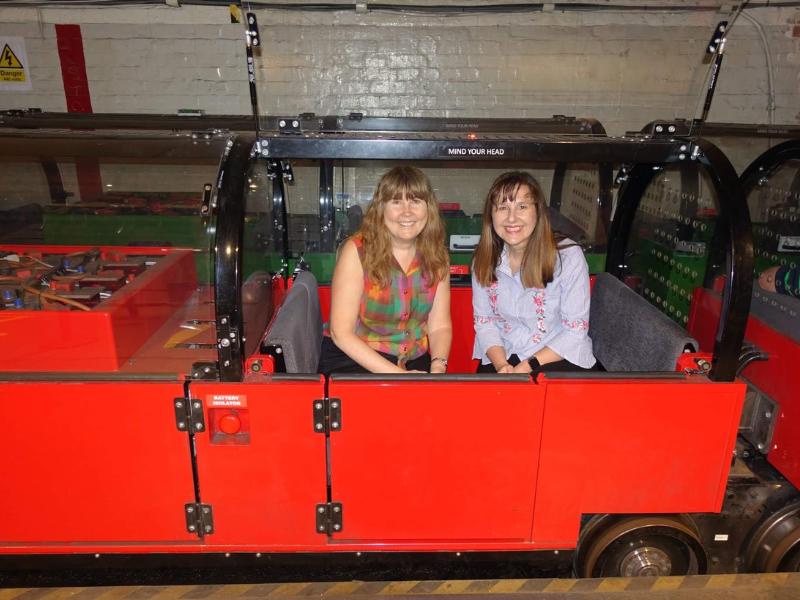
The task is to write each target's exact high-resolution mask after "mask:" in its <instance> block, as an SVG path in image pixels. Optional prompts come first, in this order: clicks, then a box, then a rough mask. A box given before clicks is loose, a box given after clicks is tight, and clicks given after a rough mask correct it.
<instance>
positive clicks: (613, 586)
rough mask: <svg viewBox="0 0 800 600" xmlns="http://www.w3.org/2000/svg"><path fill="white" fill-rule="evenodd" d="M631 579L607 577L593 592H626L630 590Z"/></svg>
mask: <svg viewBox="0 0 800 600" xmlns="http://www.w3.org/2000/svg"><path fill="white" fill-rule="evenodd" d="M629 583H630V579H626V578H625V577H607V578H606V579H603V581H601V582H600V585H598V586H597V587H596V588H595V589H594V590H593V591H595V592H624V591H625V590H626V589H627V588H628V584H629Z"/></svg>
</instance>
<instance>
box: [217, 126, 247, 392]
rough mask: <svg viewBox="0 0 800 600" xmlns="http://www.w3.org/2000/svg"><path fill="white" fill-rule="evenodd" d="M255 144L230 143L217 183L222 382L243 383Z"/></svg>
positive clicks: (241, 139)
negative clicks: (248, 189)
mask: <svg viewBox="0 0 800 600" xmlns="http://www.w3.org/2000/svg"><path fill="white" fill-rule="evenodd" d="M254 143H255V136H253V135H242V136H238V137H236V138H233V139H231V140H230V141H229V142H228V147H227V150H226V155H225V159H224V160H223V164H222V167H221V168H220V176H219V181H218V187H219V190H218V193H217V205H218V209H217V229H216V236H215V238H214V252H213V256H214V307H215V319H216V326H217V343H218V356H219V365H218V372H219V379H220V380H221V381H241V379H242V374H243V365H242V356H243V343H242V334H243V332H244V329H243V323H242V251H243V247H242V243H243V236H244V213H245V203H244V191H245V182H246V179H247V171H248V163H249V161H250V158H251V157H252V156H253V149H254Z"/></svg>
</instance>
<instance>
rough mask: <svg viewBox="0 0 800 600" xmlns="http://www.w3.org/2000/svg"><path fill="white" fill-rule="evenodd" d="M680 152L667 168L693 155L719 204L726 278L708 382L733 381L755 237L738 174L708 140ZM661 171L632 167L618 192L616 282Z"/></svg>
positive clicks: (612, 253) (611, 256)
mask: <svg viewBox="0 0 800 600" xmlns="http://www.w3.org/2000/svg"><path fill="white" fill-rule="evenodd" d="M681 148H683V150H682V151H681V153H680V155H678V156H675V157H673V158H672V159H671V160H669V161H667V163H666V164H676V163H678V164H684V161H687V160H690V158H689V157H690V156H692V154H694V157H695V160H696V162H697V164H698V165H699V166H702V167H703V168H704V169H705V171H706V172H707V174H708V177H709V179H710V181H711V183H712V184H713V186H714V189H715V192H716V197H717V198H718V199H719V209H720V214H719V222H718V226H717V235H716V236H715V245H719V247H720V252H721V253H723V252H724V256H725V263H726V264H725V275H726V278H725V288H724V290H723V295H722V311H721V314H720V321H719V329H718V331H717V337H716V341H715V346H714V355H713V359H712V363H711V364H712V367H711V371H710V372H709V377H710V378H711V379H714V380H715V381H733V380H734V379H735V378H736V368H737V363H738V358H739V351H740V349H741V347H742V342H743V341H744V330H745V326H746V324H747V316H748V313H749V311H750V295H751V294H752V286H753V234H752V228H751V224H750V214H749V213H748V210H747V203H746V199H745V197H744V194H743V193H742V190H741V188H740V186H739V185H738V178H737V177H736V171H735V170H734V168H733V166H732V165H731V163H730V161H729V160H728V158H727V157H726V156H725V155H724V154H723V153H722V152H721V151H720V150H719V149H718V148H717V147H716V146H714V145H713V144H712V143H711V142H709V141H707V140H703V139H692V140H686V141H685V142H684V144H683V145H682V146H681ZM695 149H698V150H699V152H698V151H696V150H695ZM681 156H683V158H680V157H681ZM660 167H661V165H656V164H637V165H635V166H634V167H633V168H632V169H631V170H630V172H629V173H628V176H627V181H626V182H625V184H624V185H623V187H622V189H621V190H620V194H619V200H618V203H617V211H616V214H615V215H614V220H613V221H612V223H611V233H610V236H609V237H610V241H609V246H608V253H607V255H606V256H607V258H606V269H607V270H608V271H609V272H610V273H612V274H613V275H615V276H617V277H622V276H623V275H625V273H626V268H627V258H628V257H627V256H626V252H627V246H628V238H629V236H630V232H631V226H632V224H633V221H634V218H635V215H636V211H637V209H638V207H639V203H640V201H641V199H642V197H643V196H644V192H645V190H646V189H647V187H648V186H649V185H650V183H651V182H652V180H653V178H654V177H655V175H656V174H657V173H658V172H659V171H660V170H661V169H660ZM722 248H724V251H723V250H722Z"/></svg>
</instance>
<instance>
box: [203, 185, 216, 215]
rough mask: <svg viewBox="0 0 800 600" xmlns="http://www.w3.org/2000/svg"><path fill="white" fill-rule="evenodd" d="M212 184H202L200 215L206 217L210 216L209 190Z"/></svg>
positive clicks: (210, 190)
mask: <svg viewBox="0 0 800 600" xmlns="http://www.w3.org/2000/svg"><path fill="white" fill-rule="evenodd" d="M213 190H214V186H213V185H211V184H210V183H206V184H204V185H203V202H202V203H201V204H200V216H201V217H203V218H204V219H207V218H208V217H210V216H211V192H212V191H213Z"/></svg>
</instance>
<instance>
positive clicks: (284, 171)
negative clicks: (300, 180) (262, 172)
mask: <svg viewBox="0 0 800 600" xmlns="http://www.w3.org/2000/svg"><path fill="white" fill-rule="evenodd" d="M265 141H266V140H265ZM262 153H263V151H262ZM278 176H281V177H283V178H284V180H286V181H288V182H292V181H294V171H293V170H292V163H290V162H289V161H288V160H271V161H269V163H268V164H267V178H268V179H270V180H274V179H277V178H278Z"/></svg>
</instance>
